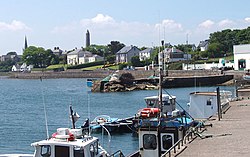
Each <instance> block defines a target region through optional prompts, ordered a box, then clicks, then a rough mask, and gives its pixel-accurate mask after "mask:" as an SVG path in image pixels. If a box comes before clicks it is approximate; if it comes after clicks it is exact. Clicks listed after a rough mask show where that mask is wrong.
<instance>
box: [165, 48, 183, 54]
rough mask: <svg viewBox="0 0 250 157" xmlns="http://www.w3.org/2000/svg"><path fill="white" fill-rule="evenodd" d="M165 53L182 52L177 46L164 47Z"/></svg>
mask: <svg viewBox="0 0 250 157" xmlns="http://www.w3.org/2000/svg"><path fill="white" fill-rule="evenodd" d="M164 51H165V52H166V53H184V52H183V51H181V50H179V49H177V48H174V47H172V48H165V50H164Z"/></svg>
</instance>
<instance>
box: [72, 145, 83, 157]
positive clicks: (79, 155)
mask: <svg viewBox="0 0 250 157" xmlns="http://www.w3.org/2000/svg"><path fill="white" fill-rule="evenodd" d="M74 157H84V149H83V148H82V147H76V146H75V147H74Z"/></svg>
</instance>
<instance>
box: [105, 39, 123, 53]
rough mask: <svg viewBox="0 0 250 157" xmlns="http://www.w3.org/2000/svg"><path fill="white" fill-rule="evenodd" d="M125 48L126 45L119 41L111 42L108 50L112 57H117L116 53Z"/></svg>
mask: <svg viewBox="0 0 250 157" xmlns="http://www.w3.org/2000/svg"><path fill="white" fill-rule="evenodd" d="M124 46H125V45H124V44H123V43H120V42H119V41H111V42H110V44H108V48H109V51H110V54H111V55H115V54H116V52H118V51H119V50H120V49H122V48H123V47H124Z"/></svg>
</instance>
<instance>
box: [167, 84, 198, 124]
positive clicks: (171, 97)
mask: <svg viewBox="0 0 250 157" xmlns="http://www.w3.org/2000/svg"><path fill="white" fill-rule="evenodd" d="M163 90H164V92H166V93H167V94H168V95H169V96H170V97H171V98H173V97H172V95H171V94H170V93H169V92H168V91H166V90H165V89H163ZM176 104H177V105H178V106H179V107H180V108H181V109H182V110H183V111H185V113H186V114H187V115H188V116H189V117H190V118H191V119H192V120H194V118H193V117H192V116H191V115H190V114H189V113H188V112H187V111H186V110H185V109H184V108H183V107H182V106H181V105H180V104H179V103H178V102H177V101H176Z"/></svg>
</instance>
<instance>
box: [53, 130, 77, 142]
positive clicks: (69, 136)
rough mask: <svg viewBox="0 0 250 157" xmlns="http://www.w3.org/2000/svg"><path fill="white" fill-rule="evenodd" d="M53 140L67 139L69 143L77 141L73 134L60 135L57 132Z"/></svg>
mask: <svg viewBox="0 0 250 157" xmlns="http://www.w3.org/2000/svg"><path fill="white" fill-rule="evenodd" d="M52 138H55V139H67V140H68V141H74V140H75V136H74V134H72V133H69V134H68V135H58V133H57V132H55V133H53V134H52Z"/></svg>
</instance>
